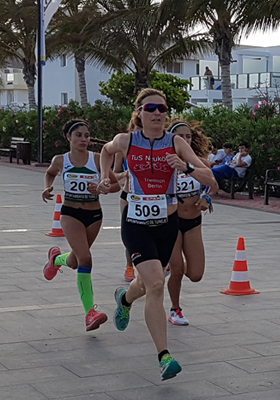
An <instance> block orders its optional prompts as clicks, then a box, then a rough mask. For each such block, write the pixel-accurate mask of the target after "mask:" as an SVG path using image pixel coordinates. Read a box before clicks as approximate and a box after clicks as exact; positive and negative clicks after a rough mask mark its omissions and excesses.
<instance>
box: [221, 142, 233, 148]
mask: <svg viewBox="0 0 280 400" xmlns="http://www.w3.org/2000/svg"><path fill="white" fill-rule="evenodd" d="M223 147H224V148H225V149H232V147H233V146H232V143H230V142H225V143H224V144H223Z"/></svg>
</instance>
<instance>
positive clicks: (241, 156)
mask: <svg viewBox="0 0 280 400" xmlns="http://www.w3.org/2000/svg"><path fill="white" fill-rule="evenodd" d="M251 163H252V158H251V156H250V155H249V145H248V144H247V143H245V142H243V143H240V145H239V153H237V154H236V155H235V156H234V157H233V159H232V160H231V161H229V163H228V164H223V165H219V166H217V167H216V168H213V169H212V172H213V175H214V176H215V178H216V179H227V178H231V177H232V176H233V177H240V178H243V176H244V175H245V173H246V169H247V168H248V167H249V166H250V165H251Z"/></svg>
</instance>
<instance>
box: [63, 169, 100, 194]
mask: <svg viewBox="0 0 280 400" xmlns="http://www.w3.org/2000/svg"><path fill="white" fill-rule="evenodd" d="M89 182H93V183H96V184H98V183H99V176H98V174H95V173H92V174H85V173H76V172H67V173H66V174H65V175H64V189H65V198H66V199H67V200H76V201H93V200H97V199H98V196H96V195H93V194H91V193H90V192H89V191H88V184H89Z"/></svg>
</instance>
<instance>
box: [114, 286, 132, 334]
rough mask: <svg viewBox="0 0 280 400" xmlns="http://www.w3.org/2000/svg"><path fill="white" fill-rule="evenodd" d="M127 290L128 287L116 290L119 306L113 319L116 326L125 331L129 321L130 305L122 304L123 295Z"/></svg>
mask: <svg viewBox="0 0 280 400" xmlns="http://www.w3.org/2000/svg"><path fill="white" fill-rule="evenodd" d="M126 292H127V289H125V288H123V287H119V288H117V289H116V291H115V300H116V302H117V305H118V306H117V308H116V310H115V312H114V316H113V321H114V324H115V327H116V328H117V329H118V330H119V331H124V330H125V329H126V327H127V325H128V323H129V311H130V307H129V308H128V307H124V306H123V305H122V297H123V295H124V294H125V293H126Z"/></svg>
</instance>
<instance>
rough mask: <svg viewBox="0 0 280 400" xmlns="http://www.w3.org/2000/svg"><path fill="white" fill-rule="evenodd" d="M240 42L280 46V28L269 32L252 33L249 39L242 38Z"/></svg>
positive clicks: (263, 45)
mask: <svg viewBox="0 0 280 400" xmlns="http://www.w3.org/2000/svg"><path fill="white" fill-rule="evenodd" d="M240 44H247V45H250V46H261V47H271V46H280V29H278V30H277V31H274V32H268V33H262V32H257V33H252V34H251V35H249V37H248V38H247V39H245V38H243V39H241V41H240Z"/></svg>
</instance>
